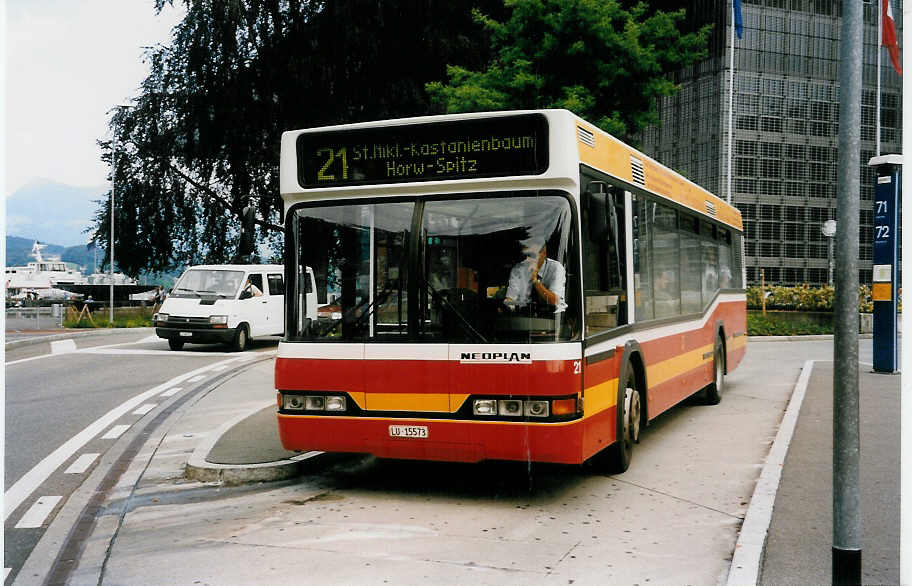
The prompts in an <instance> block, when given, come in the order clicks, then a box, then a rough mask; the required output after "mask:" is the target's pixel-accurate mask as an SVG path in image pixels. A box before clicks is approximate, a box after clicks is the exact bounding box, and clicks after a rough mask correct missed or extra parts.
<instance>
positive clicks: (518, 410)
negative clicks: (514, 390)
mask: <svg viewBox="0 0 912 586" xmlns="http://www.w3.org/2000/svg"><path fill="white" fill-rule="evenodd" d="M497 412H498V413H499V414H500V415H506V416H508V417H519V416H521V415H522V414H523V402H522V401H521V400H519V399H506V400H500V401H498V402H497Z"/></svg>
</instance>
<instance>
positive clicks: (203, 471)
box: [184, 401, 325, 486]
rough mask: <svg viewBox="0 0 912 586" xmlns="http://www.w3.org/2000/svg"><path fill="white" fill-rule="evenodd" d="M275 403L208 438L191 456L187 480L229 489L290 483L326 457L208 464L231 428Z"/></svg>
mask: <svg viewBox="0 0 912 586" xmlns="http://www.w3.org/2000/svg"><path fill="white" fill-rule="evenodd" d="M274 403H275V401H269V402H266V403H264V404H262V405H260V406H259V407H257V408H256V409H253V410H250V411H248V412H245V413H241V414H240V415H238V416H236V417H234V418H232V419H230V420H229V421H227V422H225V423H223V424H222V425H221V426H219V428H218V429H217V430H216V431H215V432H213V433H211V434H209V435H207V436H206V438H205V440H203V442H202V443H200V444H199V445H197V446H196V449H194V450H193V453H192V454H191V455H190V460H189V461H188V462H187V466H186V468H185V469H184V477H185V478H188V479H190V480H198V481H200V482H216V483H219V484H222V485H225V486H236V485H239V484H248V483H256V482H274V481H276V480H288V479H289V478H294V477H296V476H298V475H300V474H301V471H302V469H303V463H304V462H305V461H307V460H310V459H311V458H315V457H317V456H322V455H324V453H325V452H304V453H302V454H298V455H297V456H294V457H292V458H288V459H285V460H276V461H274V462H260V463H257V464H213V463H212V462H208V461H207V460H206V458H207V457H208V456H209V452H210V451H212V448H213V447H215V444H216V443H218V440H219V439H221V437H222V436H223V435H225V434H226V433H228V432H229V431H231V428H233V427H234V426H235V425H237V424H238V423H240V422H241V421H243V420H245V419H247V418H248V417H250V416H251V415H253V414H254V413H257V412H259V411H260V410H262V409H263V408H264V407H268V406H269V405H272V404H274Z"/></svg>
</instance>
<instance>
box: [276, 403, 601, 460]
mask: <svg viewBox="0 0 912 586" xmlns="http://www.w3.org/2000/svg"><path fill="white" fill-rule="evenodd" d="M278 426H279V437H280V439H281V441H282V445H283V446H284V447H285V449H287V450H294V451H306V450H320V451H326V452H351V453H369V454H373V455H375V456H377V457H379V458H397V459H414V460H437V461H446V462H480V461H482V460H516V461H524V462H525V461H535V462H552V463H560V464H580V463H581V462H582V461H584V460H585V459H586V458H587V457H588V455H586V454H584V451H585V450H584V449H583V428H584V423H583V422H582V421H580V420H575V421H569V422H562V423H539V424H535V423H529V424H526V423H519V422H517V423H512V422H504V421H490V422H489V421H476V420H472V421H465V420H441V419H388V418H382V419H381V418H371V417H345V416H314V415H286V414H283V413H279V414H278ZM422 436H423V437H422ZM589 455H591V454H589Z"/></svg>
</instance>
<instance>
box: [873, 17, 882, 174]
mask: <svg viewBox="0 0 912 586" xmlns="http://www.w3.org/2000/svg"><path fill="white" fill-rule="evenodd" d="M883 1H884V0H877V98H876V101H875V103H876V107H875V112H874V152H875V156H877V157H879V156H880V59H881V53H883V51H882V50H881V49H882V48H883V47H882V46H881V45H883V13H884V11H883V6H881V3H882V2H883Z"/></svg>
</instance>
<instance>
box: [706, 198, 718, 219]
mask: <svg viewBox="0 0 912 586" xmlns="http://www.w3.org/2000/svg"><path fill="white" fill-rule="evenodd" d="M704 203H705V204H706V213H707V214H709V215H710V216H715V215H716V204H714V203H713V202H711V201H709V200H708V199H707V200H705V201H704Z"/></svg>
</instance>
